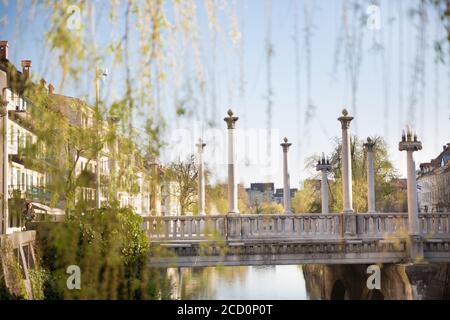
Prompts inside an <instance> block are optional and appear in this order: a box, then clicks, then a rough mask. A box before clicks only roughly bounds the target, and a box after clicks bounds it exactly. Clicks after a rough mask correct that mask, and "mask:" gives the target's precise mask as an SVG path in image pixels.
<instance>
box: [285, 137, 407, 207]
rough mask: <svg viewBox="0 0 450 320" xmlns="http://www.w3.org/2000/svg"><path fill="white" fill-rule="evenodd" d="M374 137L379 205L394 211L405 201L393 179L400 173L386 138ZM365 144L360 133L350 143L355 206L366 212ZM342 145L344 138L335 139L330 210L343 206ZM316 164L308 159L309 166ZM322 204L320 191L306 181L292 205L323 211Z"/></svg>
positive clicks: (330, 184)
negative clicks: (396, 168)
mask: <svg viewBox="0 0 450 320" xmlns="http://www.w3.org/2000/svg"><path fill="white" fill-rule="evenodd" d="M372 140H373V141H375V142H376V144H375V147H374V151H373V152H374V167H375V193H376V199H377V203H376V207H377V210H378V211H393V210H395V209H396V208H397V207H398V206H399V205H400V206H401V205H402V204H403V202H404V201H405V198H404V195H403V194H402V191H401V190H400V189H398V188H397V187H396V186H395V183H394V182H395V181H397V179H398V173H397V171H396V170H395V168H394V166H393V164H392V162H391V160H390V159H389V155H388V151H387V146H386V143H385V141H384V140H383V139H382V138H379V137H375V138H372ZM363 144H364V141H362V140H359V139H358V138H357V137H355V138H353V139H351V143H350V155H351V162H352V186H353V208H354V210H355V211H356V212H367V154H366V151H365V148H364V146H363ZM341 149H342V145H341V141H340V140H339V139H335V147H334V150H333V152H332V153H331V157H330V163H331V166H332V169H331V174H330V179H329V181H328V183H329V207H330V211H331V212H341V211H342V208H343V201H342V173H341V166H342V162H341ZM311 159H314V157H311V158H310V160H311ZM313 164H314V161H308V167H311V166H312V165H313ZM311 179H312V180H314V179H315V180H317V179H319V176H318V174H317V173H316V174H313V175H312V176H311ZM320 207H321V204H320V191H319V190H314V187H313V186H307V185H305V188H304V189H303V190H300V191H299V192H297V194H296V195H295V197H294V200H293V208H294V209H295V211H296V212H320V211H321V208H320Z"/></svg>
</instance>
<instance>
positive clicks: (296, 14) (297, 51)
mask: <svg viewBox="0 0 450 320" xmlns="http://www.w3.org/2000/svg"><path fill="white" fill-rule="evenodd" d="M298 20H299V9H298V2H297V1H295V2H294V34H293V40H294V57H295V58H294V59H295V62H294V63H295V107H296V110H297V144H298V146H297V152H298V159H301V145H302V141H303V139H302V134H301V130H302V125H301V123H302V115H301V113H302V108H301V96H300V93H301V91H300V80H301V78H300V76H301V73H300V26H299V23H298Z"/></svg>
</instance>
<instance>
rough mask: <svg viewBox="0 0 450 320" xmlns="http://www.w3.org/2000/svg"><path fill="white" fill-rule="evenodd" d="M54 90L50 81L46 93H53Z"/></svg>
mask: <svg viewBox="0 0 450 320" xmlns="http://www.w3.org/2000/svg"><path fill="white" fill-rule="evenodd" d="M53 92H55V87H54V86H53V85H52V84H51V83H50V84H49V85H48V94H53Z"/></svg>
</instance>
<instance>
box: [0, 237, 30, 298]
mask: <svg viewBox="0 0 450 320" xmlns="http://www.w3.org/2000/svg"><path fill="white" fill-rule="evenodd" d="M4 268H5V269H6V270H4ZM5 276H6V277H7V278H5ZM7 284H8V286H9V287H7ZM0 299H2V300H3V299H8V300H16V299H28V294H27V291H26V288H25V282H24V281H23V276H22V268H21V266H20V264H19V262H18V261H17V259H15V254H14V250H13V248H12V246H11V244H10V243H9V242H8V241H5V242H4V243H3V244H2V246H1V248H0Z"/></svg>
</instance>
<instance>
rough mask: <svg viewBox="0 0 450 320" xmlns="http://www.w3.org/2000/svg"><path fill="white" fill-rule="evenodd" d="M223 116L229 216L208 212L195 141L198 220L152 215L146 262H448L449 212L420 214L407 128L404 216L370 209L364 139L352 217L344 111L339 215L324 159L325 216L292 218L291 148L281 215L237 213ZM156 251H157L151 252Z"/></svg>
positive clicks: (231, 136) (413, 140)
mask: <svg viewBox="0 0 450 320" xmlns="http://www.w3.org/2000/svg"><path fill="white" fill-rule="evenodd" d="M237 120H238V117H235V116H234V115H233V112H232V111H231V110H229V111H228V117H226V118H225V119H224V121H225V122H226V123H227V129H228V201H229V209H228V214H226V215H217V216H210V215H205V214H204V212H203V209H204V194H205V192H204V183H203V182H204V178H203V162H202V161H203V160H202V159H203V157H202V152H203V148H204V147H205V144H204V143H203V142H202V143H201V144H199V146H201V148H200V147H199V162H200V163H199V168H200V172H199V192H198V194H199V201H198V202H199V204H201V206H200V207H201V208H200V209H201V210H200V214H199V215H198V216H149V217H146V218H145V220H144V228H145V229H146V230H147V233H148V236H149V239H150V242H151V245H152V246H153V248H158V249H161V250H153V251H152V252H153V253H152V254H151V256H150V262H151V264H152V265H154V266H160V267H168V266H172V267H193V266H214V265H218V264H220V265H225V266H236V265H264V264H268V265H274V264H372V263H391V264H392V263H402V262H419V261H426V262H436V263H438V262H450V247H449V246H450V221H449V217H450V213H422V214H419V213H418V202H417V182H416V171H415V163H414V158H413V153H414V152H415V151H418V150H421V149H422V143H421V142H420V141H419V140H418V139H417V135H416V134H414V133H413V132H412V130H411V129H410V128H408V129H407V131H406V132H403V135H402V139H401V141H400V143H399V150H400V151H406V154H407V186H408V188H407V189H408V191H407V193H408V194H407V198H408V212H407V213H377V212H375V211H376V210H375V203H376V202H375V170H374V153H373V147H374V146H375V144H376V141H373V140H371V139H370V138H368V139H367V143H365V144H364V146H365V148H366V151H367V185H368V190H367V194H368V211H369V212H368V213H358V214H356V213H355V212H354V210H353V204H352V165H351V154H350V146H351V144H350V134H349V132H348V129H349V127H350V122H351V121H352V120H353V117H351V116H349V115H348V112H347V111H346V110H345V109H344V110H343V111H342V115H341V116H340V117H339V118H338V120H339V122H340V123H341V129H342V148H341V164H342V165H341V168H340V169H341V170H340V171H341V174H342V200H343V201H342V202H343V210H342V213H328V180H327V179H328V178H327V176H328V172H329V171H330V170H331V165H330V163H329V161H328V159H326V158H325V156H323V157H322V159H321V160H319V162H318V164H317V166H316V169H317V170H318V171H321V173H322V181H321V185H322V188H321V189H322V190H321V195H322V213H320V214H292V213H291V212H290V199H289V194H290V192H289V190H290V187H289V173H288V150H289V147H290V146H291V143H289V142H288V140H287V139H286V138H285V139H284V140H283V141H284V142H283V143H281V147H282V149H283V196H284V199H283V204H284V209H285V213H284V214H273V215H270V214H268V215H261V214H240V213H239V210H238V206H237V184H236V166H235V163H236V152H235V139H236V137H235V125H236V121H237ZM156 252H157V254H156Z"/></svg>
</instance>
